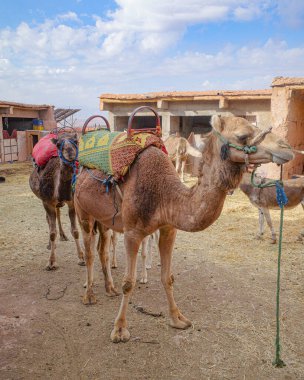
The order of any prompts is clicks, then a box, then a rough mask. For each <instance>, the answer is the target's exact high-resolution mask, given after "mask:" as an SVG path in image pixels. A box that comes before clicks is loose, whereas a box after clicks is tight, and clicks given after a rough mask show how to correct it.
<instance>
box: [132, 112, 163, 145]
mask: <svg viewBox="0 0 304 380" xmlns="http://www.w3.org/2000/svg"><path fill="white" fill-rule="evenodd" d="M143 109H148V110H150V111H152V112H153V113H154V115H155V117H156V126H155V128H142V129H133V128H132V123H133V119H134V116H135V114H136V113H137V112H138V111H141V110H143ZM141 132H146V133H154V134H156V135H157V136H159V137H161V126H160V117H159V115H158V113H157V112H156V111H155V109H154V108H152V107H150V106H141V107H138V108H136V109H135V110H134V111H133V112H132V114H131V115H130V117H129V121H128V130H127V137H128V138H131V137H132V136H133V135H134V134H135V133H141Z"/></svg>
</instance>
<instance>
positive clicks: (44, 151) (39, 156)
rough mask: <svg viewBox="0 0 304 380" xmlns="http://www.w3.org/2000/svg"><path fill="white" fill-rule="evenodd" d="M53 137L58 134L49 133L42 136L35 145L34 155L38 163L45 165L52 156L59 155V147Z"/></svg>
mask: <svg viewBox="0 0 304 380" xmlns="http://www.w3.org/2000/svg"><path fill="white" fill-rule="evenodd" d="M52 138H57V135H55V134H53V133H49V134H48V135H46V136H44V137H42V138H41V139H40V140H39V141H38V142H37V144H36V145H35V146H34V148H33V152H32V156H33V158H34V160H35V163H36V165H38V166H44V165H46V164H47V162H48V161H49V160H50V159H51V158H52V157H57V156H58V151H57V147H56V145H55V144H53V142H52V141H51V139H52Z"/></svg>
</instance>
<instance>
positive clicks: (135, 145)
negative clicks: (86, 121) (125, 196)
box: [78, 131, 165, 180]
mask: <svg viewBox="0 0 304 380" xmlns="http://www.w3.org/2000/svg"><path fill="white" fill-rule="evenodd" d="M150 145H153V146H156V147H157V148H159V149H162V150H163V151H164V152H165V147H164V144H163V141H162V140H161V138H160V137H158V136H156V135H154V134H152V133H138V134H135V135H133V136H132V138H127V133H126V132H108V131H92V132H88V133H86V134H85V135H82V136H81V138H80V141H79V156H78V158H79V163H80V165H83V166H85V167H88V168H91V169H99V170H101V171H103V172H104V173H105V174H108V175H112V176H113V177H114V179H116V180H119V179H120V178H121V177H123V176H124V175H126V174H127V172H128V169H129V167H130V166H131V164H132V163H133V161H134V160H135V158H136V157H137V156H138V154H139V153H140V152H142V151H143V150H144V149H146V148H147V147H148V146H150Z"/></svg>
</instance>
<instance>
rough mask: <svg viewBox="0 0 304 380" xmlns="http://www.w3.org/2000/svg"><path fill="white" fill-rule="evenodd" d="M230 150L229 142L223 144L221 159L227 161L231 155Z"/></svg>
mask: <svg viewBox="0 0 304 380" xmlns="http://www.w3.org/2000/svg"><path fill="white" fill-rule="evenodd" d="M229 154H230V150H229V143H227V144H223V145H222V147H221V160H222V161H225V160H227V158H228V157H229Z"/></svg>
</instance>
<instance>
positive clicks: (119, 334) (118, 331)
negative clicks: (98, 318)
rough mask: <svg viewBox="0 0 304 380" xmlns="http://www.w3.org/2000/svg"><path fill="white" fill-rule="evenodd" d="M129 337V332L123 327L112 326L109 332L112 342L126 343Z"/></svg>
mask: <svg viewBox="0 0 304 380" xmlns="http://www.w3.org/2000/svg"><path fill="white" fill-rule="evenodd" d="M129 339H130V333H129V331H128V329H126V328H125V327H120V328H117V327H114V329H113V330H112V332H111V341H112V342H113V343H120V342H123V343H126V342H127V341H128V340H129Z"/></svg>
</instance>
